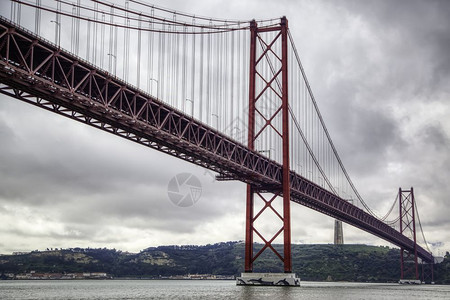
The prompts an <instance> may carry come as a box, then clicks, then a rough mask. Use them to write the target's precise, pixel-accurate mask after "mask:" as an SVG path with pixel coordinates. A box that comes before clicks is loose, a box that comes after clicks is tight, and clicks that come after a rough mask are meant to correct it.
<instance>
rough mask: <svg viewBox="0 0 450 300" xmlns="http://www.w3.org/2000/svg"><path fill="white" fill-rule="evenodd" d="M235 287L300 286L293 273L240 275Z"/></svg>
mask: <svg viewBox="0 0 450 300" xmlns="http://www.w3.org/2000/svg"><path fill="white" fill-rule="evenodd" d="M236 285H259V286H300V278H297V276H296V275H295V273H241V277H237V278H236Z"/></svg>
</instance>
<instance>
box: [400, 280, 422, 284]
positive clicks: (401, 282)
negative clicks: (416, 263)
mask: <svg viewBox="0 0 450 300" xmlns="http://www.w3.org/2000/svg"><path fill="white" fill-rule="evenodd" d="M398 283H400V284H421V283H422V282H421V281H420V280H418V279H400V280H399V281H398Z"/></svg>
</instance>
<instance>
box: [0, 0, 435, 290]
mask: <svg viewBox="0 0 450 300" xmlns="http://www.w3.org/2000/svg"><path fill="white" fill-rule="evenodd" d="M0 92H1V93H2V94H5V95H8V96H10V97H13V98H16V99H19V100H22V101H24V102H27V103H30V104H33V105H35V106H37V107H40V108H43V109H46V110H49V111H51V112H54V113H57V114H60V115H63V116H65V117H68V118H71V119H73V120H76V121H79V122H82V123H85V124H87V125H90V126H93V127H96V128H98V129H101V130H104V131H107V132H109V133H112V134H115V135H118V136H120V137H123V138H126V139H128V140H131V141H134V142H137V143H139V144H142V145H144V146H147V147H150V148H153V149H156V150H158V151H161V152H164V153H167V154H169V155H172V156H174V157H176V158H179V159H183V160H185V161H188V162H191V163H193V164H196V165H199V166H201V167H204V168H207V169H209V170H212V171H214V172H217V174H218V175H217V179H219V180H239V181H242V182H244V183H246V184H247V193H246V229H245V232H246V235H245V266H244V267H245V273H243V277H242V278H240V282H238V283H241V284H264V283H268V284H270V283H272V284H276V283H277V282H274V281H273V280H272V281H270V280H269V279H270V278H269V279H261V278H259V279H258V280H257V279H255V278H257V277H258V276H259V275H255V274H253V273H252V271H253V263H254V262H255V260H257V259H258V257H260V255H261V254H262V253H263V252H264V251H266V250H267V251H272V252H273V253H274V254H275V255H276V256H277V257H279V259H280V260H281V262H282V263H283V266H284V271H285V273H286V274H281V275H280V274H278V275H277V276H278V277H276V276H275V275H276V274H273V276H275V277H273V278H282V280H279V281H278V282H281V284H290V285H297V284H298V281H297V279H296V278H295V274H291V272H292V254H291V229H290V224H291V215H290V205H291V202H294V203H296V204H300V205H304V206H306V207H308V208H311V209H313V210H315V211H318V212H320V213H323V214H326V215H328V216H331V217H333V218H336V219H337V220H339V221H343V222H345V223H347V224H350V225H353V226H355V227H357V228H360V229H362V230H364V231H366V232H368V233H371V234H373V235H375V236H378V237H380V238H382V239H384V240H386V241H388V242H390V243H392V244H394V245H396V246H398V247H399V248H400V251H401V262H400V263H401V264H400V265H401V279H402V280H411V281H412V282H416V281H418V280H419V267H418V265H419V262H422V263H423V264H428V265H430V266H431V267H432V264H433V256H432V254H431V252H430V250H429V249H428V246H427V243H426V240H425V237H424V235H423V231H422V226H421V224H420V218H419V215H418V211H417V205H416V201H415V198H414V190H413V188H411V189H408V190H404V189H399V191H398V194H397V198H396V199H395V201H394V202H393V204H392V207H391V209H390V210H389V211H388V213H387V214H386V215H384V216H378V215H377V214H376V213H375V212H374V211H373V210H372V209H371V208H370V207H369V205H367V203H366V202H365V201H364V200H363V198H362V197H361V195H360V194H359V193H358V191H357V189H356V187H355V185H354V184H353V182H352V181H351V179H350V176H349V174H348V173H347V171H346V169H345V167H344V165H343V163H342V160H341V159H340V157H339V155H338V152H337V150H336V147H335V146H334V144H333V142H332V139H331V137H330V134H329V132H328V130H327V127H326V126H325V123H324V120H323V118H322V115H321V113H320V111H319V108H318V105H317V102H316V100H315V98H314V95H313V93H312V90H311V87H310V85H309V83H308V80H307V77H306V75H305V71H304V69H303V66H302V64H301V61H300V56H299V54H298V51H297V49H296V47H295V44H294V40H293V37H292V35H291V33H290V30H289V24H288V20H287V18H285V17H282V18H275V19H267V20H245V21H240V20H226V19H217V18H209V17H202V16H195V15H191V14H187V13H182V12H177V11H173V10H170V9H166V8H162V7H157V6H153V5H150V4H147V3H146V2H144V1H139V0H127V1H121V2H120V3H119V2H117V3H110V2H106V1H100V0H92V1H81V0H76V1H65V0H56V1H50V0H48V1H47V0H28V1H26V0H12V1H10V12H9V15H7V13H6V12H4V16H2V17H1V18H0ZM257 202H259V203H262V204H261V205H257ZM395 208H398V214H397V213H396V212H397V210H396V209H395ZM264 214H272V215H273V216H275V218H276V220H275V222H273V224H272V225H273V228H275V234H273V235H272V234H270V235H268V234H267V233H265V232H263V231H262V230H261V228H258V219H259V218H261V216H262V215H264ZM416 223H417V224H418V226H417V228H420V232H421V233H422V238H423V240H424V244H423V245H424V246H423V247H422V246H421V245H419V242H418V240H417V236H416V231H417V230H416V229H417V228H416ZM256 240H258V241H260V242H262V244H263V246H262V247H260V248H258V249H255V244H254V242H255V241H256ZM277 240H282V244H283V245H284V248H283V251H282V252H279V251H277V250H276V249H275V248H274V247H273V244H274V242H275V241H277ZM249 274H250V275H249ZM423 274H424V272H422V276H423ZM252 276H253V277H252ZM255 276H256V277H255ZM271 276H272V275H271ZM283 280H284V281H283Z"/></svg>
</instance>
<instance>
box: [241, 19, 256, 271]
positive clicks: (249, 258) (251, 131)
mask: <svg viewBox="0 0 450 300" xmlns="http://www.w3.org/2000/svg"><path fill="white" fill-rule="evenodd" d="M256 29H257V24H256V21H255V20H253V21H252V22H251V23H250V70H249V74H250V77H249V96H248V99H249V101H248V107H249V110H248V141H247V143H248V144H247V145H248V149H250V150H254V140H255V77H256V72H255V68H256V34H257V33H256ZM253 201H254V191H253V187H252V186H251V185H250V184H247V199H246V221H245V267H244V269H245V272H252V271H253V211H254V210H253V207H254V202H253Z"/></svg>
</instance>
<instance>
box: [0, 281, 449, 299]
mask: <svg viewBox="0 0 450 300" xmlns="http://www.w3.org/2000/svg"><path fill="white" fill-rule="evenodd" d="M0 299H450V286H442V285H417V286H411V285H398V284H378V283H347V282H338V283H329V282H305V281H303V282H302V283H301V287H299V288H298V287H297V288H296V287H249V286H236V283H235V282H234V281H200V280H199V281H195V280H101V281H100V280H99V281H95V280H79V281H62V280H55V281H52V280H45V281H26V280H23V281H0Z"/></svg>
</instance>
